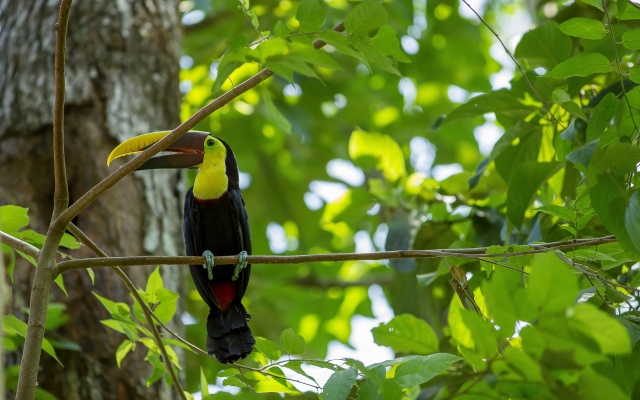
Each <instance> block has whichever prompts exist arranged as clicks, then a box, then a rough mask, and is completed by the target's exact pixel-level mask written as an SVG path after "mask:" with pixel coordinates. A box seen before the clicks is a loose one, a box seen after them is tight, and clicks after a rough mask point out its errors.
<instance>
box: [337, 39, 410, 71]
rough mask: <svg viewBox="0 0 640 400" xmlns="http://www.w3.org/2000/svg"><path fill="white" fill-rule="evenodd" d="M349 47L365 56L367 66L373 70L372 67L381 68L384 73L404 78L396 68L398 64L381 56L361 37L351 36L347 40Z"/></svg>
mask: <svg viewBox="0 0 640 400" xmlns="http://www.w3.org/2000/svg"><path fill="white" fill-rule="evenodd" d="M347 42H348V43H349V45H351V46H353V47H354V48H355V49H356V50H358V51H359V52H360V53H362V54H363V55H364V57H365V58H366V60H367V62H366V63H365V65H366V66H367V67H368V68H369V69H371V66H372V65H373V66H374V67H377V68H380V69H382V70H384V71H387V72H389V73H392V74H394V75H397V76H399V77H402V74H401V73H400V71H398V69H397V68H396V63H395V61H394V60H392V59H391V58H389V57H387V56H385V55H383V54H381V53H380V52H379V51H378V50H377V49H376V48H374V47H373V45H372V44H371V41H369V40H366V39H364V38H362V37H360V36H349V37H348V38H347Z"/></svg>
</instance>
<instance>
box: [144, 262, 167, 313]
mask: <svg viewBox="0 0 640 400" xmlns="http://www.w3.org/2000/svg"><path fill="white" fill-rule="evenodd" d="M163 287H164V282H163V281H162V276H160V267H159V266H158V267H156V269H155V270H153V272H152V273H151V275H149V278H148V279H147V287H146V289H145V292H146V293H147V301H148V302H149V303H150V304H156V303H157V302H158V296H157V295H156V291H157V290H158V289H162V288H163Z"/></svg>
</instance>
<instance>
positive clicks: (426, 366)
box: [395, 353, 462, 388]
mask: <svg viewBox="0 0 640 400" xmlns="http://www.w3.org/2000/svg"><path fill="white" fill-rule="evenodd" d="M461 359H462V358H460V357H458V356H454V355H453V354H446V353H438V354H431V355H428V356H424V357H420V358H414V359H412V360H409V361H406V362H403V363H402V364H400V365H398V367H397V368H396V370H395V380H396V381H397V382H398V384H399V385H400V387H402V388H409V387H412V386H416V385H421V384H423V383H426V382H429V381H430V380H431V379H433V377H435V376H436V375H439V374H441V373H442V372H444V371H445V370H446V369H447V368H449V367H450V366H451V365H452V364H453V363H455V362H456V361H459V360H461Z"/></svg>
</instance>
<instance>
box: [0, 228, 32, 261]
mask: <svg viewBox="0 0 640 400" xmlns="http://www.w3.org/2000/svg"><path fill="white" fill-rule="evenodd" d="M0 243H2V244H6V245H7V246H9V247H11V248H12V249H14V250H17V251H19V252H21V253H24V254H26V255H28V256H31V257H33V258H35V259H38V254H39V253H40V250H39V249H38V248H37V247H35V246H32V245H30V244H29V243H27V242H25V241H22V240H20V239H16V238H14V237H13V236H11V235H9V234H7V233H4V232H2V231H0Z"/></svg>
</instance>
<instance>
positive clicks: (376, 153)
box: [349, 131, 406, 182]
mask: <svg viewBox="0 0 640 400" xmlns="http://www.w3.org/2000/svg"><path fill="white" fill-rule="evenodd" d="M349 156H350V157H351V159H352V160H353V161H354V162H355V163H358V164H361V165H362V163H365V164H367V163H368V164H369V165H375V167H376V168H378V169H380V170H381V171H382V173H383V174H384V176H385V178H387V179H388V180H389V181H391V182H395V181H397V180H398V179H399V178H401V177H402V176H404V175H405V174H406V169H405V163H404V154H403V153H402V149H401V148H400V146H399V145H398V143H397V142H396V141H395V140H393V138H392V137H391V136H389V135H385V134H381V133H369V132H364V131H354V132H353V133H352V134H351V138H350V139H349Z"/></svg>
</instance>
